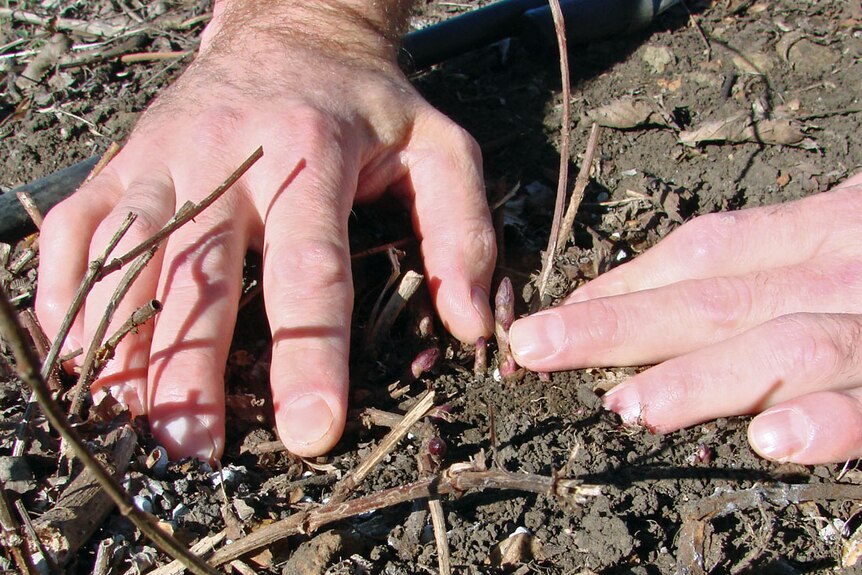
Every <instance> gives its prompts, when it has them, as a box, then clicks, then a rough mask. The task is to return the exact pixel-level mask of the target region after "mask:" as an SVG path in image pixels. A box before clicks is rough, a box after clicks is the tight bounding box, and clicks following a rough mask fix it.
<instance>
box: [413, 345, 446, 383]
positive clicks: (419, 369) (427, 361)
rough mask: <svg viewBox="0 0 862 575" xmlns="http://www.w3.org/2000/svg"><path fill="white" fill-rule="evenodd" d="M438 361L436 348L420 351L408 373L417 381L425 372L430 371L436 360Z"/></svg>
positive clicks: (438, 351)
mask: <svg viewBox="0 0 862 575" xmlns="http://www.w3.org/2000/svg"><path fill="white" fill-rule="evenodd" d="M438 359H440V350H439V349H437V348H436V347H432V348H429V349H426V350H424V351H420V352H419V355H417V356H416V359H414V360H413V363H411V364H410V373H411V375H413V379H419V376H420V375H422V374H423V373H425V372H426V371H431V369H433V368H434V365H435V364H436V363H437V360H438Z"/></svg>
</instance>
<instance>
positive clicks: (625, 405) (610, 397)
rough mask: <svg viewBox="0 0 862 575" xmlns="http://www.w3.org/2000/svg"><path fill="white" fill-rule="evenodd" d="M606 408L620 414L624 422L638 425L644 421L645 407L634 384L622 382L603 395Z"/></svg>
mask: <svg viewBox="0 0 862 575" xmlns="http://www.w3.org/2000/svg"><path fill="white" fill-rule="evenodd" d="M602 403H603V404H604V406H605V409H607V410H608V411H613V412H614V413H616V414H617V415H619V416H620V419H622V420H623V423H626V424H629V425H636V424H640V423H642V416H643V407H642V406H641V398H640V394H638V392H637V390H636V389H635V388H634V386H631V385H626V384H620V385H617V386H616V387H614V388H613V389H611V390H610V391H609V392H607V393H606V394H604V395H603V396H602Z"/></svg>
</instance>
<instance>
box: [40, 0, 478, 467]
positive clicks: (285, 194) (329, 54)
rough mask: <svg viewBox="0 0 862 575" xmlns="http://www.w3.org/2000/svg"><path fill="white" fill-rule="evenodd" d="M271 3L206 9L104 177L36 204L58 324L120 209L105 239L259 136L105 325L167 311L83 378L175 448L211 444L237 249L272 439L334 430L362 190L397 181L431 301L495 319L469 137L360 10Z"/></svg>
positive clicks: (189, 187)
mask: <svg viewBox="0 0 862 575" xmlns="http://www.w3.org/2000/svg"><path fill="white" fill-rule="evenodd" d="M246 4H247V5H249V6H254V5H255V3H246ZM263 4H266V9H265V10H264V9H263V8H260V9H259V10H258V11H257V12H253V13H247V14H243V13H241V12H239V11H236V12H234V13H231V12H227V11H225V12H221V11H220V10H219V6H218V5H217V14H216V18H215V19H214V20H213V22H212V23H211V24H210V26H209V27H208V29H207V31H206V33H205V35H204V42H203V46H202V49H201V54H200V55H199V57H198V59H197V60H196V61H195V62H194V64H192V66H191V67H190V68H189V69H188V71H187V72H186V73H185V74H184V75H183V76H182V77H181V78H180V79H179V80H178V81H177V82H176V83H175V84H174V85H173V86H172V87H171V88H170V89H169V90H168V91H166V92H165V93H164V94H163V95H162V96H161V97H160V98H159V99H158V100H157V101H156V102H155V104H154V105H153V106H151V107H150V109H149V110H148V111H147V113H146V114H145V115H144V117H143V118H142V120H141V121H140V122H139V124H138V126H137V127H136V129H135V130H134V132H133V134H132V136H131V137H130V139H129V141H128V143H127V144H126V145H125V147H124V148H123V150H122V152H121V153H120V154H119V155H118V156H117V157H116V158H115V159H114V160H113V161H112V162H111V163H110V164H109V165H108V167H107V168H106V169H105V170H104V171H103V172H102V174H101V175H99V176H98V177H97V178H96V179H94V180H93V181H92V182H91V183H90V184H88V185H87V186H86V187H84V188H83V189H81V190H80V191H79V192H78V193H76V194H75V195H74V196H73V197H71V198H70V199H68V200H66V201H65V202H64V203H62V204H60V205H59V206H57V207H56V208H55V209H54V210H52V211H51V212H50V213H49V214H48V216H47V218H46V220H45V224H44V227H43V231H42V236H41V240H40V241H41V244H40V245H41V251H42V254H41V264H40V269H39V291H38V299H37V302H36V304H37V311H38V314H39V316H40V318H41V319H42V321H43V323H44V325H45V327H46V330H47V331H48V332H49V335H51V334H52V333H53V332H55V331H56V330H57V328H58V326H59V323H60V320H61V318H62V316H63V314H64V313H65V311H66V308H67V306H68V305H69V302H70V300H71V297H72V294H73V293H74V290H75V289H76V287H77V284H78V283H79V281H80V279H81V277H82V276H83V274H84V272H85V270H86V267H87V262H88V261H89V259H91V258H92V257H94V256H95V255H97V254H98V253H100V252H101V251H102V250H103V248H104V246H105V245H106V243H107V241H108V238H110V236H111V235H112V234H113V233H114V232H115V231H116V230H117V228H118V226H119V223H120V221H121V220H122V219H123V218H124V217H125V216H126V214H127V213H129V212H134V213H136V214H138V219H137V221H136V222H135V224H134V225H133V226H132V228H131V230H130V232H129V233H128V234H127V235H126V237H125V238H124V239H123V240H122V242H121V244H120V245H119V246H118V248H117V253H122V252H123V251H124V250H126V249H128V248H130V247H132V246H133V245H135V244H137V243H138V242H139V241H141V240H142V239H143V238H145V237H147V236H149V235H150V234H151V233H152V232H154V231H155V230H157V229H158V228H160V227H161V226H162V225H163V224H164V223H165V222H166V221H167V220H168V219H169V218H170V217H171V215H172V214H173V213H174V211H175V209H176V208H177V207H178V206H180V205H182V204H183V203H184V202H186V201H189V200H191V201H199V200H200V199H201V198H202V197H204V196H205V195H206V194H208V193H209V192H210V191H212V190H213V189H214V188H215V187H216V186H217V185H218V184H219V183H221V182H222V181H223V180H224V179H225V177H226V176H227V175H228V174H230V172H232V171H233V170H234V169H235V168H236V167H237V166H238V165H239V164H240V163H241V162H242V161H243V160H244V159H245V158H246V157H247V156H248V155H249V154H250V153H251V152H252V151H254V150H255V149H256V148H257V147H258V146H263V149H264V157H263V158H262V159H261V160H260V161H259V162H258V163H257V164H255V165H254V166H253V167H252V168H251V169H250V170H249V172H248V173H247V174H246V175H245V176H244V177H243V178H242V179H241V180H240V181H239V183H238V184H237V185H235V186H234V187H233V188H232V189H231V190H229V191H228V192H227V193H226V194H225V196H223V197H222V198H220V199H219V201H217V202H216V203H215V204H213V206H211V207H210V208H209V209H208V210H206V211H205V212H204V213H203V214H202V215H200V216H199V217H197V218H195V221H194V222H190V223H189V224H187V225H186V226H185V227H183V228H181V229H180V230H179V231H177V232H176V233H174V234H173V235H172V236H171V237H170V239H169V241H168V242H167V244H166V245H165V246H164V247H163V248H162V249H161V250H160V251H159V253H158V255H157V256H156V258H155V259H154V261H153V262H152V263H151V264H150V266H149V267H148V268H147V270H145V271H144V273H143V275H142V276H141V278H140V279H139V280H138V282H137V283H136V284H135V285H134V286H133V288H132V290H131V292H130V293H129V295H128V296H127V298H126V300H125V301H124V303H123V304H122V305H121V307H120V309H119V310H118V312H117V314H116V318H117V320H116V322H115V324H119V323H120V322H122V321H123V319H124V318H126V317H128V315H129V314H130V313H131V311H132V310H134V309H135V308H136V307H138V306H140V305H141V304H143V303H145V302H146V301H147V300H149V299H150V298H153V297H156V298H158V299H159V300H161V301H162V303H163V305H164V308H163V311H162V312H161V314H160V315H159V317H158V318H157V321H156V322H155V325H154V326H153V325H148V326H146V327H145V328H143V329H142V330H141V332H140V333H139V334H138V335H137V336H135V337H134V338H133V339H129V340H127V341H124V343H123V345H121V347H120V349H118V350H117V356H116V358H115V359H114V360H113V361H112V362H111V363H110V364H109V366H108V368H107V369H106V371H105V373H104V374H103V376H102V377H101V379H100V380H99V381H98V382H97V383H96V385H95V388H96V389H101V390H108V391H110V392H111V393H112V394H114V395H115V396H117V397H118V398H120V399H121V400H122V401H123V402H124V403H126V404H127V405H129V406H130V407H131V408H132V410H133V412H135V413H147V414H148V416H149V420H150V424H151V426H152V429H153V431H154V433H155V434H156V437H157V438H158V439H159V440H160V441H161V442H162V443H163V444H164V445H165V446H166V447H167V448H168V450H169V452H170V453H171V455H172V456H173V457H181V456H188V455H191V456H197V457H201V458H205V459H208V458H215V457H218V456H219V455H220V453H221V451H222V449H223V446H224V426H225V422H224V387H223V385H224V384H223V372H224V366H225V363H226V359H227V354H228V348H229V344H230V340H231V335H232V331H233V325H234V321H235V317H236V312H237V304H238V299H239V296H240V289H241V275H242V268H243V259H244V256H245V254H246V251H247V250H249V249H252V250H259V251H261V252H262V254H263V284H264V286H263V287H264V298H265V305H266V310H267V316H268V319H269V323H270V326H271V328H272V336H273V357H272V373H271V385H272V393H273V400H274V406H275V414H276V421H277V426H278V431H279V435H280V437H281V439H282V440H283V441H284V443H285V445H286V446H287V447H288V449H290V450H291V451H293V452H295V453H297V454H300V455H305V456H310V455H317V454H321V453H324V452H326V451H327V450H328V449H330V448H331V447H332V446H333V445H334V444H335V442H336V441H337V440H338V438H339V437H340V436H341V433H342V430H343V426H344V420H345V414H346V401H347V385H348V370H347V359H348V345H349V330H350V315H351V311H352V304H353V288H352V283H351V274H350V258H349V253H348V240H347V220H348V215H349V213H350V210H351V207H352V205H353V203H354V202H355V201H369V200H374V199H376V198H378V197H379V196H381V195H382V194H383V193H384V192H386V191H387V190H390V191H392V192H393V193H394V194H396V195H397V196H399V197H400V199H402V200H403V201H404V203H405V205H406V206H407V207H408V209H409V210H411V213H412V216H413V221H414V225H415V230H416V232H417V235H418V236H419V239H420V240H421V250H422V255H423V259H424V263H425V268H426V272H427V276H428V277H429V287H430V289H431V292H432V297H433V298H434V301H435V304H436V306H437V309H438V311H439V313H440V316H441V318H442V320H443V322H444V324H445V325H446V326H447V328H448V329H449V330H450V331H451V332H452V333H453V334H454V335H455V336H457V337H458V338H460V339H462V340H464V341H475V339H476V338H477V337H479V336H480V335H483V334H487V333H488V332H489V331H490V329H491V327H492V325H493V322H492V319H491V315H490V310H489V308H488V295H487V294H488V288H489V282H490V274H491V271H492V266H493V263H494V257H495V248H494V239H493V237H494V235H493V230H492V227H491V223H490V217H489V213H488V208H487V205H486V202H485V196H484V192H483V186H482V174H481V159H480V155H479V151H478V149H477V146H476V144H475V142H474V141H473V140H472V139H471V138H470V137H469V135H467V134H466V133H465V132H464V131H463V130H462V129H460V128H459V127H457V126H456V125H455V124H454V123H452V122H451V121H450V120H449V119H448V118H446V117H444V116H443V115H442V114H440V113H439V112H437V111H436V110H434V109H433V108H432V107H431V106H430V105H429V104H428V103H427V102H425V101H424V100H423V99H422V98H421V97H420V96H419V95H418V94H417V93H416V92H415V90H414V89H413V88H412V87H411V86H410V84H409V83H408V82H407V80H406V79H405V78H404V76H403V75H402V74H401V72H400V71H399V70H398V69H397V67H396V65H395V64H394V57H393V49H392V46H391V43H390V42H388V41H387V40H386V38H385V37H384V36H382V35H380V34H378V33H377V32H376V31H375V30H373V27H370V26H367V25H366V24H367V22H365V23H363V22H360V21H358V20H356V19H355V18H353V17H352V16H355V15H352V13H351V12H349V11H339V10H330V11H328V12H326V13H325V14H323V13H320V14H317V13H314V10H316V9H317V6H318V4H317V3H303V5H302V7H297V5H294V4H293V3H272V2H270V3H261V6H263ZM323 4H324V3H319V5H323ZM368 4H369V5H370V4H371V3H368ZM222 5H223V4H222ZM280 5H284V10H285V13H283V14H279V13H278V12H277V10H276V9H275V8H276V7H277V6H280ZM249 9H250V10H254V8H249ZM304 10H307V11H306V12H304ZM119 275H121V274H113V275H111V276H109V277H108V278H107V279H106V280H105V281H103V282H100V283H99V284H97V285H96V287H95V289H94V290H93V292H92V294H91V295H90V297H89V298H88V300H87V302H86V307H85V310H84V313H83V314H82V316H83V317H81V318H79V321H78V322H77V323H76V324H75V327H74V329H73V331H72V333H71V338H72V340H73V341H72V342H71V347H74V346H75V345H77V344H81V343H84V344H86V343H88V342H89V340H90V337H91V334H92V332H93V330H94V329H95V326H96V323H97V322H98V319H99V317H100V316H101V315H102V313H103V311H104V308H105V304H106V302H107V300H108V298H109V297H110V294H111V292H112V291H113V289H114V287H115V286H116V284H117V282H118V281H119V278H118V276H119ZM115 327H116V325H115Z"/></svg>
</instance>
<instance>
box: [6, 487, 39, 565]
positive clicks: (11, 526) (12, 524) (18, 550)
mask: <svg viewBox="0 0 862 575" xmlns="http://www.w3.org/2000/svg"><path fill="white" fill-rule="evenodd" d="M0 529H2V530H3V532H2V537H3V539H2V542H3V547H4V548H5V549H7V550H8V551H9V553H10V554H11V555H12V559H14V560H15V565H16V566H17V567H18V571H19V572H20V573H22V574H26V575H31V574H35V573H38V572H39V571H38V570H37V569H36V566H35V565H33V561H32V559H31V558H30V553H29V552H28V551H27V549H26V543H25V540H24V535H23V531H22V530H21V525H20V524H19V523H18V521H17V520H16V519H15V515H14V514H13V513H12V505H11V504H10V503H9V498H8V497H7V496H6V489H5V488H4V487H3V485H2V484H0Z"/></svg>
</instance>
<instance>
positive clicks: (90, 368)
mask: <svg viewBox="0 0 862 575" xmlns="http://www.w3.org/2000/svg"><path fill="white" fill-rule="evenodd" d="M155 254H156V248H155V247H153V248H150V250H149V251H146V252H144V253H143V254H141V255H140V256H138V258H137V259H136V260H135V261H134V263H133V264H132V265H131V266H129V269H128V270H127V271H126V273H125V275H124V276H123V279H121V280H120V283H119V284H118V285H117V288H116V289H115V290H114V293H113V294H112V295H111V299H110V300H108V304H107V305H106V306H105V312H104V313H103V314H102V317H101V319H100V320H99V323H98V325H97V326H96V330H95V332H94V333H93V339H92V340H91V342H90V346H89V347H88V348H87V354H86V355H85V356H84V362H83V364H82V365H81V374H80V375H79V376H78V381H77V382H76V383H75V387H74V388H73V390H72V403H71V405H70V407H69V415H80V414H81V407H82V406H83V405H84V397H85V395H86V393H87V391H88V390H89V389H90V384H91V383H92V382H93V380H95V379H96V377H98V372H99V371H100V370H101V367H102V366H104V362H99V361H98V352H99V350H100V349H101V347H102V340H103V339H104V337H105V334H106V333H107V331H108V326H109V325H110V324H111V319H113V317H114V312H115V311H116V310H117V307H118V306H119V305H120V302H121V301H122V300H123V298H124V297H125V295H126V293H128V291H129V288H131V287H132V284H133V283H134V282H135V280H136V279H138V276H139V275H140V274H141V272H142V271H144V268H145V267H146V266H147V264H148V263H150V260H151V259H153V256H154V255H155ZM97 364H98V368H97Z"/></svg>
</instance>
